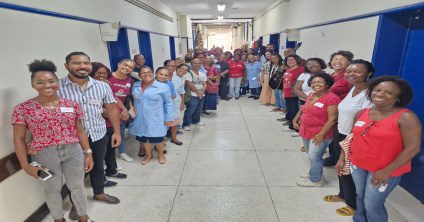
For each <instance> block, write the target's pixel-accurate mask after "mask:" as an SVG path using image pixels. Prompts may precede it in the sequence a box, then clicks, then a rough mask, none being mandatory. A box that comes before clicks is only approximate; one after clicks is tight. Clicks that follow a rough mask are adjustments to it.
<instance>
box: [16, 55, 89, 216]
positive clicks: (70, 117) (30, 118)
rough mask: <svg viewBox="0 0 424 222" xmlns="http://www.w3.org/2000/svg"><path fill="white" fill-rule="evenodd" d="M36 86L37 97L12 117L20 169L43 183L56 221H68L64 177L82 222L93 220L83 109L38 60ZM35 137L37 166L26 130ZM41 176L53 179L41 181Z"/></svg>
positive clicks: (34, 70) (48, 65)
mask: <svg viewBox="0 0 424 222" xmlns="http://www.w3.org/2000/svg"><path fill="white" fill-rule="evenodd" d="M29 71H30V72H31V86H32V88H34V89H35V90H36V91H37V92H38V96H36V97H35V98H32V99H29V100H27V101H25V102H23V103H21V104H18V105H17V106H16V107H15V108H14V110H13V114H12V125H13V140H14V145H15V152H16V156H17V157H18V159H19V162H20V164H21V167H22V169H23V170H25V172H26V173H28V174H29V175H30V176H33V177H35V178H41V179H42V178H45V179H43V187H44V190H45V196H46V203H47V206H48V208H49V210H50V212H51V214H52V216H53V219H54V221H58V222H59V221H65V219H64V217H63V216H64V212H63V207H62V195H61V193H60V192H61V189H62V186H63V177H65V180H66V185H67V187H68V188H69V190H70V191H71V195H72V200H73V202H74V204H75V206H76V209H77V212H78V215H79V218H78V221H83V222H86V221H90V219H89V217H88V216H87V195H86V192H85V188H84V174H85V173H87V172H89V171H90V170H91V169H92V168H93V158H92V156H91V153H92V151H91V149H90V145H89V142H88V137H87V135H86V133H85V130H84V128H83V126H82V122H81V120H82V119H83V117H84V113H83V111H82V109H81V108H80V106H79V105H78V104H77V103H76V102H74V101H70V100H67V99H65V98H60V97H58V95H57V90H58V89H59V84H58V78H57V76H56V74H55V72H56V66H55V65H54V64H53V63H52V62H51V61H47V60H35V61H34V62H32V63H31V64H30V65H29ZM27 130H29V131H30V132H31V134H32V136H33V140H32V142H31V144H30V145H31V147H32V149H33V150H35V151H34V152H32V153H31V154H32V158H31V159H32V160H33V161H34V162H33V163H32V164H29V163H28V158H27V154H28V153H27V149H26V147H27V144H26V142H25V138H26V131H27ZM42 171H47V172H51V173H53V176H51V177H50V176H49V177H50V179H48V178H46V177H40V175H43V174H44V173H42Z"/></svg>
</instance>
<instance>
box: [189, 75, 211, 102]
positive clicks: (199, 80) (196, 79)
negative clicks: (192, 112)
mask: <svg viewBox="0 0 424 222" xmlns="http://www.w3.org/2000/svg"><path fill="white" fill-rule="evenodd" d="M185 80H186V81H190V82H191V83H193V86H194V87H195V88H196V89H197V90H199V91H200V90H203V82H206V81H207V80H208V78H207V77H206V75H205V73H203V72H201V71H200V70H199V76H197V75H196V74H195V73H194V72H191V71H190V72H188V73H187V74H186V75H185ZM205 86H206V85H205ZM191 96H195V97H197V93H195V92H191Z"/></svg>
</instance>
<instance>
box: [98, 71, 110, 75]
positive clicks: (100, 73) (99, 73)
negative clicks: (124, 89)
mask: <svg viewBox="0 0 424 222" xmlns="http://www.w3.org/2000/svg"><path fill="white" fill-rule="evenodd" d="M96 75H107V72H96Z"/></svg>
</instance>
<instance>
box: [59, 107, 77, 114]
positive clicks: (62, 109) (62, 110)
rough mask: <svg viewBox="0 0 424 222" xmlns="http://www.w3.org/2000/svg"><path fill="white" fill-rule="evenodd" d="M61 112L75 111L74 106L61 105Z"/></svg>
mask: <svg viewBox="0 0 424 222" xmlns="http://www.w3.org/2000/svg"><path fill="white" fill-rule="evenodd" d="M60 112H62V113H73V112H74V108H72V107H60Z"/></svg>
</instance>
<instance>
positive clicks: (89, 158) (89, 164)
mask: <svg viewBox="0 0 424 222" xmlns="http://www.w3.org/2000/svg"><path fill="white" fill-rule="evenodd" d="M93 166H94V161H93V155H91V153H89V154H86V157H85V168H84V171H85V172H86V173H88V172H90V171H91V170H92V169H93Z"/></svg>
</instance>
